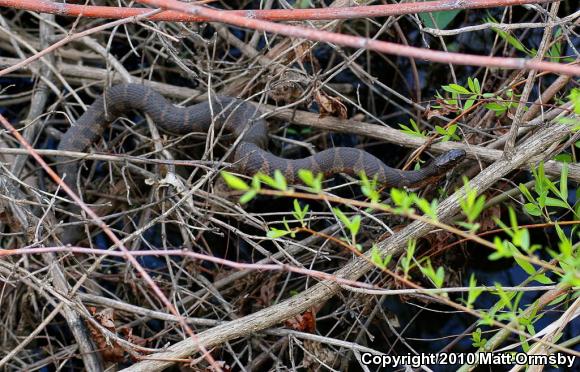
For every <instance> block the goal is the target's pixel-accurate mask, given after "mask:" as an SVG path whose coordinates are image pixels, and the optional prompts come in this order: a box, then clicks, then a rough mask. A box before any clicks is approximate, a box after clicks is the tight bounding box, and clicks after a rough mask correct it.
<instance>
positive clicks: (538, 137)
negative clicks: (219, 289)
mask: <svg viewBox="0 0 580 372" xmlns="http://www.w3.org/2000/svg"><path fill="white" fill-rule="evenodd" d="M568 134H569V130H568V128H567V127H565V126H562V125H555V126H551V127H550V128H545V129H542V130H540V131H539V132H538V133H536V134H535V135H534V136H532V137H530V138H529V139H528V141H526V142H525V143H523V144H522V145H520V146H519V147H518V151H517V152H516V154H515V155H514V156H513V157H512V159H511V160H507V159H500V160H497V161H496V162H495V163H493V164H492V165H490V166H489V167H488V168H486V169H484V170H483V171H482V172H481V173H480V174H479V175H478V176H476V177H475V178H474V179H473V180H471V182H470V186H471V188H472V189H474V190H477V191H478V192H479V193H481V192H483V191H485V190H486V189H487V188H489V187H490V186H491V185H493V183H495V182H496V181H497V180H498V179H499V178H501V177H503V176H504V175H505V174H507V173H509V172H510V171H512V170H513V169H515V168H517V167H518V166H520V165H521V164H523V163H525V162H526V161H527V159H529V158H531V157H532V156H535V155H537V154H539V153H541V152H542V151H544V150H546V149H547V148H548V147H549V146H550V145H551V144H552V143H555V142H558V141H560V140H561V139H562V138H564V137H565V136H566V135H568ZM464 197H465V194H464V191H463V190H460V191H458V192H456V193H455V194H453V195H451V196H450V197H449V198H447V199H446V200H444V201H443V202H442V203H441V204H440V206H439V214H438V216H439V219H440V220H442V221H445V220H446V219H447V218H450V217H452V216H454V215H455V214H457V212H458V211H459V201H460V200H462V198H464ZM431 230H432V227H431V226H430V225H428V224H426V223H423V222H419V221H416V222H413V223H411V224H410V225H408V226H407V227H405V228H404V229H403V230H401V231H399V232H398V233H397V234H396V235H393V236H392V237H390V238H388V239H386V240H384V241H383V242H380V243H379V245H378V246H379V249H380V254H381V256H386V255H387V254H392V255H397V254H398V253H400V252H401V251H402V250H403V248H404V247H405V246H406V243H407V241H409V240H411V239H417V238H419V237H422V236H424V235H425V234H427V233H428V232H430V231H431ZM369 258H370V253H369V254H368V255H367V259H366V260H364V259H354V260H353V261H351V262H350V263H349V264H347V265H346V266H344V267H343V268H342V269H340V270H338V271H337V272H336V273H335V275H336V276H337V277H341V278H349V279H357V278H359V277H360V276H361V275H364V274H365V273H367V272H368V271H369V270H371V269H372V268H373V267H374V265H373V264H372V263H370V262H369V261H368V259H369ZM339 291H340V286H339V285H337V284H336V283H332V282H329V281H324V282H322V283H319V284H317V285H315V286H313V287H311V288H309V289H307V290H305V291H303V292H302V293H300V294H299V295H296V296H294V297H292V298H290V299H288V300H286V301H284V302H282V303H280V304H277V305H274V306H270V307H269V308H266V309H263V310H260V311H258V312H255V313H253V314H251V315H248V316H245V317H243V318H240V319H237V320H233V321H230V322H228V323H226V324H223V325H219V326H216V327H214V328H212V329H209V330H207V331H204V332H201V333H199V334H198V337H199V342H200V343H201V344H202V345H204V346H206V347H212V346H215V345H217V344H219V343H223V342H225V341H227V340H231V339H234V338H238V337H243V336H246V335H249V334H251V333H255V332H256V331H259V330H261V329H265V328H267V327H270V326H272V325H274V324H277V323H279V322H281V321H283V320H284V319H288V318H291V317H293V316H295V315H297V314H300V313H302V312H304V311H306V310H307V309H309V308H311V307H312V306H316V305H317V304H319V303H321V302H324V301H326V300H328V299H330V298H331V297H332V296H334V295H335V294H337V293H338V292H339ZM510 331H514V330H513V328H510ZM198 347H199V345H198V344H196V343H193V342H191V341H190V340H185V341H181V342H179V343H177V344H174V345H172V346H171V347H170V348H169V350H168V351H167V352H164V353H158V354H154V355H151V356H150V358H151V360H147V361H142V362H139V363H137V364H135V365H133V366H131V367H129V368H127V369H125V371H132V372H135V371H157V370H161V369H163V368H166V367H168V366H170V365H171V364H172V362H171V361H170V360H171V359H173V358H181V357H184V356H188V355H191V354H192V353H194V352H195V351H196V350H197V348H198ZM155 359H159V360H155Z"/></svg>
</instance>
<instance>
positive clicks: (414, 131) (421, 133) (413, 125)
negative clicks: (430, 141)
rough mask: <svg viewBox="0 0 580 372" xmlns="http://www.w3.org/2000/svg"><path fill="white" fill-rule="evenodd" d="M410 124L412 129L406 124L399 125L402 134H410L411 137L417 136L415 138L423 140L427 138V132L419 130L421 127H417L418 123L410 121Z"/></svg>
mask: <svg viewBox="0 0 580 372" xmlns="http://www.w3.org/2000/svg"><path fill="white" fill-rule="evenodd" d="M409 123H411V127H409V126H407V125H405V124H401V123H399V127H400V128H401V132H403V133H407V134H409V135H411V136H415V137H421V138H426V137H427V131H426V130H421V129H419V126H418V125H417V122H415V120H413V119H409Z"/></svg>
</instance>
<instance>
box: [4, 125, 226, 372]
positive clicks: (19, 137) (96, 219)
mask: <svg viewBox="0 0 580 372" xmlns="http://www.w3.org/2000/svg"><path fill="white" fill-rule="evenodd" d="M0 124H1V125H2V126H4V128H6V130H7V131H8V132H10V133H11V134H12V135H13V136H14V138H16V139H17V140H18V142H20V144H21V145H22V147H24V148H25V149H26V150H27V151H28V153H29V154H30V156H32V157H33V158H34V160H36V162H37V163H38V164H40V166H41V167H42V169H44V171H45V172H46V173H47V174H48V175H49V176H50V178H52V180H53V181H54V182H56V183H57V184H58V185H59V186H60V187H61V188H62V190H64V191H65V192H66V193H67V195H68V196H70V198H71V199H72V200H73V201H74V202H75V203H76V204H77V205H78V206H79V207H80V208H81V209H82V210H84V211H85V212H86V213H87V215H88V216H89V217H90V218H91V220H92V221H93V222H94V223H95V224H96V225H97V226H98V227H100V228H101V229H102V230H103V232H104V233H105V234H106V235H107V236H108V237H109V238H110V239H111V240H112V241H113V243H115V246H116V247H118V248H119V249H120V250H121V252H120V254H121V255H122V256H123V257H125V258H126V259H127V261H129V262H130V263H131V265H133V267H134V268H135V270H137V272H138V273H139V274H141V277H142V278H143V280H144V281H145V283H147V284H148V285H149V287H150V288H151V289H152V290H153V293H155V295H157V298H158V299H159V300H160V301H161V302H162V303H163V304H164V305H165V306H166V307H167V309H168V310H169V311H170V312H171V313H172V314H173V315H175V316H176V317H177V318H178V319H179V322H180V324H181V326H182V327H183V328H184V329H185V331H186V332H187V334H188V335H189V336H190V337H191V338H193V339H196V338H197V336H196V335H195V333H194V332H193V330H192V329H191V327H189V326H188V325H187V323H185V320H184V318H183V316H181V314H180V313H179V311H178V310H177V308H176V307H175V306H173V303H172V302H171V301H170V300H169V299H168V298H167V296H165V294H164V293H163V291H162V290H161V288H159V286H158V285H157V284H155V281H154V280H153V278H151V276H150V275H149V274H148V273H147V271H145V269H144V268H143V266H141V264H139V261H137V259H136V258H135V256H133V255H131V254H130V252H129V250H128V249H127V247H125V245H124V244H123V242H122V241H121V240H120V239H119V238H118V237H117V236H116V235H115V233H114V232H113V231H112V230H111V229H110V228H109V226H108V225H107V224H106V223H105V222H104V221H103V219H102V218H101V217H99V216H98V215H97V214H96V213H95V212H94V211H93V210H92V209H91V208H89V206H87V205H86V204H85V202H83V201H82V200H81V198H80V197H79V196H78V195H77V194H76V193H75V192H74V191H73V190H72V189H71V188H70V187H69V186H68V185H67V184H66V183H65V182H64V181H63V179H62V178H60V177H59V175H58V174H56V172H55V171H54V170H52V168H51V167H49V166H48V164H46V162H45V161H44V159H42V157H41V156H40V155H39V154H38V153H37V152H36V151H35V150H34V148H33V147H32V146H31V145H30V143H28V141H27V140H26V139H25V138H24V137H23V136H22V135H21V134H20V132H18V131H17V130H16V128H14V126H13V125H12V124H10V122H9V121H8V120H6V118H4V116H2V114H0ZM200 349H201V351H202V352H203V356H204V357H205V358H206V360H207V361H208V362H209V363H210V364H211V365H212V367H217V368H218V370H220V369H219V367H218V366H217V364H216V362H215V360H214V359H213V358H212V356H211V354H209V353H208V351H207V350H206V349H205V347H203V345H200Z"/></svg>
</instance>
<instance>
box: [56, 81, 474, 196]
mask: <svg viewBox="0 0 580 372" xmlns="http://www.w3.org/2000/svg"><path fill="white" fill-rule="evenodd" d="M130 110H138V111H141V112H143V113H147V114H148V115H149V116H150V117H151V119H152V120H153V121H154V122H155V124H156V125H157V126H158V127H159V128H161V129H163V130H164V131H167V132H170V133H173V134H176V135H183V134H188V133H192V132H207V131H208V130H209V129H210V127H211V124H212V121H213V123H214V125H215V127H214V128H215V130H216V132H217V131H219V130H222V129H223V130H224V131H225V132H228V133H231V134H233V135H234V136H235V137H236V138H238V137H240V136H242V139H241V140H240V142H239V144H238V146H237V148H236V149H235V152H234V155H233V159H232V160H233V163H234V164H235V167H236V170H237V171H239V172H240V173H243V174H246V175H250V176H252V175H254V174H256V173H257V172H259V171H261V172H264V173H267V174H273V173H274V171H275V170H276V169H279V170H280V171H281V172H282V173H284V175H285V176H286V178H287V180H288V181H289V182H294V181H297V180H298V170H299V169H309V170H311V171H313V172H314V173H318V172H323V173H324V174H326V175H330V174H334V173H347V174H350V175H355V176H356V175H358V174H360V172H365V173H366V175H367V176H368V177H371V178H372V177H374V176H377V179H378V182H379V183H380V184H381V185H382V186H385V187H404V186H406V187H420V186H422V185H425V184H426V183H429V182H431V181H432V180H433V179H434V178H437V177H440V176H441V175H443V174H445V172H447V171H448V170H449V169H451V168H453V167H454V166H455V165H457V163H458V162H460V161H461V160H463V158H464V157H465V152H464V151H463V150H451V151H448V152H446V153H444V154H442V155H440V156H439V157H437V158H435V159H434V160H433V161H432V162H431V163H429V164H428V165H427V166H425V167H423V168H422V169H420V170H416V171H401V170H398V169H394V168H391V167H389V166H387V165H386V164H384V163H383V162H382V161H380V160H379V159H378V158H376V157H375V156H373V155H371V154H369V153H368V152H366V151H363V150H359V149H356V148H349V147H334V148H331V149H328V150H324V151H321V152H319V153H317V154H315V155H313V156H309V157H307V158H304V159H284V158H280V157H278V156H275V155H274V154H272V153H270V152H268V151H267V150H265V148H266V145H267V139H268V127H267V123H266V122H265V120H263V119H261V118H258V117H259V116H260V111H259V110H258V109H257V108H256V107H255V106H254V105H252V104H250V103H248V102H245V101H242V100H238V99H236V98H231V97H219V98H213V100H212V104H211V105H210V103H209V102H202V103H198V104H196V105H193V106H189V107H185V108H184V107H178V106H174V105H173V104H171V103H169V102H168V101H167V100H166V99H165V98H164V97H163V96H161V95H160V94H158V93H157V92H155V91H154V90H153V89H151V88H149V87H146V86H144V85H138V84H123V85H116V86H113V87H111V88H109V89H107V90H106V92H105V93H104V95H103V96H102V97H99V98H98V99H97V100H95V102H93V104H92V105H91V106H90V107H89V108H88V109H87V111H86V112H85V113H84V114H83V115H82V116H81V117H80V118H79V119H78V121H77V122H76V124H75V125H73V126H71V127H70V128H69V130H68V131H67V132H66V133H65V134H64V135H63V137H62V139H61V141H60V144H59V146H58V149H59V150H64V151H80V152H82V151H85V150H87V148H89V147H90V146H91V144H93V143H94V142H96V141H97V140H98V139H99V138H100V137H101V136H102V135H103V132H104V130H105V128H107V126H108V125H109V124H110V123H111V122H112V121H113V120H114V119H115V118H117V117H119V116H120V115H122V114H124V113H127V112H129V111H130ZM214 114H215V115H214ZM58 161H59V164H58V171H59V174H60V175H61V176H64V175H65V174H66V178H65V180H67V183H68V184H69V185H71V186H73V189H76V180H77V173H78V162H76V161H71V160H69V159H67V158H65V157H59V158H58Z"/></svg>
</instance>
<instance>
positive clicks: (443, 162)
mask: <svg viewBox="0 0 580 372" xmlns="http://www.w3.org/2000/svg"><path fill="white" fill-rule="evenodd" d="M466 155H467V154H466V152H465V150H461V149H453V150H449V151H447V152H445V153H443V154H441V155H439V156H438V157H436V158H435V160H433V165H434V166H435V168H436V169H437V173H439V174H442V173H445V172H447V171H449V170H450V169H452V168H454V167H455V166H456V165H457V164H459V163H460V162H461V161H462V160H463V159H465V156H466Z"/></svg>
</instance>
